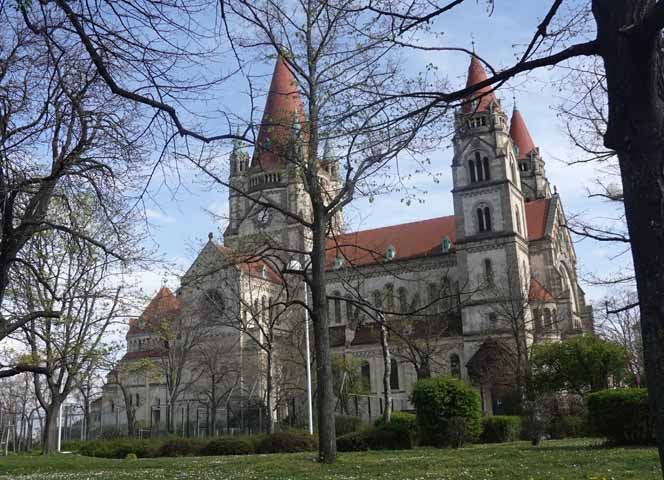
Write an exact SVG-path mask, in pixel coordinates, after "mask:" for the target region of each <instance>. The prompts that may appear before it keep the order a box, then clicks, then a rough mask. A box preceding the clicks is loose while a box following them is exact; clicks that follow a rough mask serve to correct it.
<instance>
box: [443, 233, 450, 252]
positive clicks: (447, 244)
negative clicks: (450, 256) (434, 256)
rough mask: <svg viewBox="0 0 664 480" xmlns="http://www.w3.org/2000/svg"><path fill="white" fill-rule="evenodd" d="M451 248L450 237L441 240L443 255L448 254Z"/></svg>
mask: <svg viewBox="0 0 664 480" xmlns="http://www.w3.org/2000/svg"><path fill="white" fill-rule="evenodd" d="M451 248H452V240H450V237H448V236H447V235H445V237H444V238H443V253H447V252H449V251H450V249H451Z"/></svg>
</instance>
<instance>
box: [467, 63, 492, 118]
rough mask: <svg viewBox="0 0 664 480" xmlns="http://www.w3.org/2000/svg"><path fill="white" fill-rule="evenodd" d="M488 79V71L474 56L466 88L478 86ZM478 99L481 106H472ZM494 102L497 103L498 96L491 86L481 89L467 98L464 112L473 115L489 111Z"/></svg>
mask: <svg viewBox="0 0 664 480" xmlns="http://www.w3.org/2000/svg"><path fill="white" fill-rule="evenodd" d="M486 79H487V76H486V71H485V70H484V67H483V66H482V63H481V62H480V60H479V59H478V58H477V57H476V56H475V55H473V56H472V58H471V59H470V66H469V67H468V80H467V81H466V87H471V86H473V85H477V84H478V83H480V82H483V81H484V80H486ZM476 98H479V99H480V101H479V105H476V106H474V105H473V104H472V100H474V99H476ZM493 102H496V96H495V95H494V93H493V88H492V87H491V86H490V85H489V86H486V87H483V88H480V89H479V90H478V91H476V92H475V93H473V94H472V95H471V96H470V97H469V98H467V99H466V103H464V105H463V111H464V113H472V112H475V111H477V112H484V111H486V110H488V109H489V105H490V104H491V103H493Z"/></svg>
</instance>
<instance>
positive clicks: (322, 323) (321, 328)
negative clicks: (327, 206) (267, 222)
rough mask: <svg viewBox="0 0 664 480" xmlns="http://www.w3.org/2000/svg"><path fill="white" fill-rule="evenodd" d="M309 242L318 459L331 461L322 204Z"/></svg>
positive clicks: (334, 453)
mask: <svg viewBox="0 0 664 480" xmlns="http://www.w3.org/2000/svg"><path fill="white" fill-rule="evenodd" d="M313 208H314V226H313V228H312V236H313V242H312V243H313V245H312V250H311V296H312V301H313V315H312V320H313V324H314V340H315V344H316V374H317V375H316V376H317V381H318V382H317V383H318V385H317V387H318V440H319V450H318V457H319V461H321V462H324V463H333V462H334V461H335V459H336V457H337V442H336V436H335V426H334V387H333V383H332V352H331V349H330V328H329V318H328V311H327V294H326V282H325V240H326V238H325V232H326V230H327V215H326V214H325V212H324V207H323V206H322V205H314V206H313Z"/></svg>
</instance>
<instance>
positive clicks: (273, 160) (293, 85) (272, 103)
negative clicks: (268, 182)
mask: <svg viewBox="0 0 664 480" xmlns="http://www.w3.org/2000/svg"><path fill="white" fill-rule="evenodd" d="M295 119H297V120H298V121H299V122H300V125H302V124H303V123H304V120H305V116H304V107H303V106H302V99H301V98H300V93H299V91H298V83H297V80H296V79H295V77H294V76H293V73H292V72H291V71H290V69H289V67H288V65H286V62H285V60H284V58H283V57H282V56H281V55H280V56H279V58H278V59H277V63H276V65H275V66H274V73H273V74H272V83H271V84H270V90H269V92H268V95H267V101H266V102H265V111H264V112H263V120H262V121H261V127H260V130H259V132H258V139H257V142H256V148H255V150H254V156H253V158H252V160H251V166H252V167H259V168H262V169H263V170H274V169H276V168H279V167H280V166H282V165H281V164H282V163H283V160H284V158H285V156H286V148H287V145H288V140H289V139H290V136H291V127H292V125H293V120H295Z"/></svg>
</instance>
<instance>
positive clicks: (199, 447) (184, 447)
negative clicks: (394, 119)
mask: <svg viewBox="0 0 664 480" xmlns="http://www.w3.org/2000/svg"><path fill="white" fill-rule="evenodd" d="M206 444H207V443H206V442H205V440H200V439H196V438H171V439H169V440H166V441H165V442H164V443H162V444H161V446H160V447H159V453H158V455H159V456H160V457H190V456H195V455H200V454H201V453H202V451H203V449H204V448H205V446H206Z"/></svg>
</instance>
